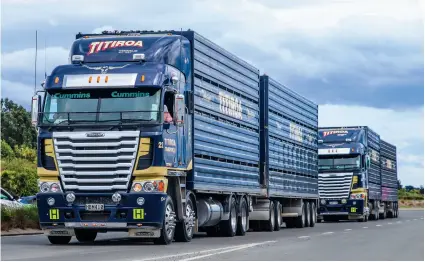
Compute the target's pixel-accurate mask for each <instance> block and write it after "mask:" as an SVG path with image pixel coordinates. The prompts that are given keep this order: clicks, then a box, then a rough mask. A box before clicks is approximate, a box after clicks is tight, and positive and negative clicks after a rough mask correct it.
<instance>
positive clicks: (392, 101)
mask: <svg viewBox="0 0 425 262" xmlns="http://www.w3.org/2000/svg"><path fill="white" fill-rule="evenodd" d="M58 5H60V8H58ZM383 5H385V8H382V6H383ZM75 6H85V8H75ZM129 6H131V8H129ZM23 7H25V8H23ZM418 7H419V6H418V3H417V1H407V0H406V1H402V2H395V1H393V2H391V3H389V2H388V1H381V0H377V1H366V0H356V1H341V2H335V1H330V0H324V1H320V2H318V1H312V0H304V1H296V2H295V1H291V2H288V1H277V0H271V1H264V0H263V1H254V0H232V1H227V0H214V1H213V0H202V1H200V0H186V1H181V3H179V5H173V4H171V5H170V0H167V1H160V2H158V1H156V2H155V1H142V2H139V1H120V2H117V1H112V0H105V1H103V2H102V4H101V5H99V4H98V3H97V2H93V3H92V2H90V1H89V2H87V3H86V1H84V2H83V0H73V1H63V0H61V1H60V2H59V1H58V0H48V1H44V2H42V1H17V2H15V1H6V3H4V7H3V8H4V11H5V12H3V13H4V15H3V29H4V30H3V35H4V38H6V39H10V40H9V41H6V42H5V41H3V48H4V50H7V52H9V51H10V49H11V48H12V46H14V47H15V48H21V49H23V48H22V46H21V45H24V44H25V43H27V44H28V43H30V44H32V42H33V40H32V39H30V38H29V37H33V33H31V34H29V33H28V32H26V31H25V33H22V32H21V31H22V30H28V28H34V29H35V28H37V27H39V28H48V29H46V32H45V35H48V36H49V39H48V40H49V43H50V42H52V44H53V45H56V46H63V47H69V45H70V44H71V42H72V41H73V40H74V36H75V33H77V32H79V31H84V32H100V31H102V30H104V29H124V30H130V29H142V30H143V29H148V30H151V29H152V30H158V29H177V30H178V29H179V28H181V27H182V28H192V29H195V30H197V31H198V32H199V33H201V34H202V35H205V36H206V37H207V38H209V39H211V40H213V41H214V42H216V43H218V44H220V45H222V46H223V47H225V48H226V49H228V50H230V51H231V52H233V53H235V54H236V55H238V56H240V57H242V58H244V59H245V60H247V61H250V62H252V63H253V64H254V65H255V66H257V67H259V68H260V69H261V71H262V72H267V73H268V74H269V75H271V76H273V77H274V78H276V79H277V80H279V81H281V82H283V83H285V84H286V85H288V86H290V87H291V88H294V89H296V90H297V91H298V92H300V93H302V94H304V95H307V94H308V95H309V96H310V97H311V98H312V99H313V100H315V101H316V102H318V103H321V104H323V103H332V104H338V103H346V104H351V105H363V106H373V107H380V108H396V107H397V108H405V107H417V106H421V105H422V104H423V80H424V77H423V68H424V65H423V64H424V62H423V22H422V14H421V13H420V11H419V8H418ZM38 8H39V9H43V12H33V10H34V9H38ZM69 10H72V12H71V11H69ZM205 10H208V11H207V12H206V11H205ZM123 13H125V14H126V15H125V16H123V15H122V14H123ZM140 14H142V15H140ZM49 21H50V22H49ZM51 21H55V23H54V24H60V25H61V27H60V30H59V27H55V26H54V25H52V23H51ZM25 28H26V29H25ZM52 36H55V37H52ZM26 37H28V39H24V38H26ZM21 39H22V40H21ZM26 48H28V46H27V47H26ZM401 92H403V93H404V94H403V97H404V98H403V99H400V93H401ZM377 97H379V99H378V98H377Z"/></svg>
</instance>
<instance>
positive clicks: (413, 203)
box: [398, 199, 424, 208]
mask: <svg viewBox="0 0 425 262" xmlns="http://www.w3.org/2000/svg"><path fill="white" fill-rule="evenodd" d="M398 206H399V208H424V200H410V199H400V200H399V201H398Z"/></svg>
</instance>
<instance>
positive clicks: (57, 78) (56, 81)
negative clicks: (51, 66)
mask: <svg viewBox="0 0 425 262" xmlns="http://www.w3.org/2000/svg"><path fill="white" fill-rule="evenodd" d="M57 83H59V77H58V76H57V77H55V84H57Z"/></svg>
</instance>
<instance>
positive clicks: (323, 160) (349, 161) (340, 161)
mask: <svg viewBox="0 0 425 262" xmlns="http://www.w3.org/2000/svg"><path fill="white" fill-rule="evenodd" d="M360 161H361V160H360V156H346V157H341V156H320V157H319V170H342V169H358V168H360Z"/></svg>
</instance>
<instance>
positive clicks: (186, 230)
mask: <svg viewBox="0 0 425 262" xmlns="http://www.w3.org/2000/svg"><path fill="white" fill-rule="evenodd" d="M184 207H185V209H184V210H185V217H186V220H185V221H182V222H178V223H177V224H176V232H175V235H174V239H175V241H176V242H190V241H191V240H192V238H193V229H194V226H195V211H194V210H195V208H194V205H193V202H192V199H190V197H188V198H186V204H185V206H184Z"/></svg>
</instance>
